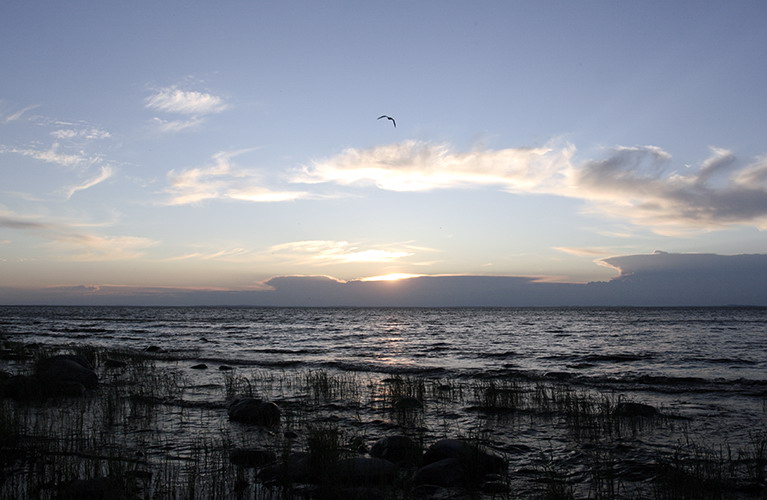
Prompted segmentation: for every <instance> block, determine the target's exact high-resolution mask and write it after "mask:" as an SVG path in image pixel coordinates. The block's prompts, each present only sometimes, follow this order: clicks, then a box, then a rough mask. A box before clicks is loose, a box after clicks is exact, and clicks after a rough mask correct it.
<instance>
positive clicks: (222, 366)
mask: <svg viewBox="0 0 767 500" xmlns="http://www.w3.org/2000/svg"><path fill="white" fill-rule="evenodd" d="M218 369H219V370H221V371H222V372H228V371H230V370H233V368H232V367H231V366H227V365H221V366H219V367H218Z"/></svg>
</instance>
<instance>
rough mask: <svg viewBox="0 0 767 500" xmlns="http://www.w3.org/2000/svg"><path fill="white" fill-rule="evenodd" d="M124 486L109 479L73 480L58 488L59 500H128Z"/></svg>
mask: <svg viewBox="0 0 767 500" xmlns="http://www.w3.org/2000/svg"><path fill="white" fill-rule="evenodd" d="M125 486H126V485H125V484H124V483H123V482H122V481H120V480H118V479H114V478H111V477H96V478H93V479H75V480H74V481H70V482H68V483H65V484H63V485H61V486H59V495H58V498H59V499H60V500H113V499H123V498H128V495H127V492H126V491H125V490H126V487H125Z"/></svg>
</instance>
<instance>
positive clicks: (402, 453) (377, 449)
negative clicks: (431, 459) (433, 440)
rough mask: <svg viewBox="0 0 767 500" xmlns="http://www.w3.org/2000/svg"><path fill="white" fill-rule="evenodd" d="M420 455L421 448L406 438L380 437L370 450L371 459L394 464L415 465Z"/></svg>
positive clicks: (419, 459)
mask: <svg viewBox="0 0 767 500" xmlns="http://www.w3.org/2000/svg"><path fill="white" fill-rule="evenodd" d="M422 454H423V452H422V451H421V447H420V446H419V445H418V444H417V443H416V442H415V441H413V440H412V439H410V438H409V437H407V436H386V437H382V438H381V439H379V440H378V441H376V442H375V444H373V446H372V447H371V448H370V456H371V457H374V458H383V459H385V460H388V461H390V462H393V463H395V464H417V463H419V462H420V461H421V455H422Z"/></svg>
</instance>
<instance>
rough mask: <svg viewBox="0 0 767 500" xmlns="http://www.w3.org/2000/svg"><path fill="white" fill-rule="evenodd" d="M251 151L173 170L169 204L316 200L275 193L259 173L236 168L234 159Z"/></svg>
mask: <svg viewBox="0 0 767 500" xmlns="http://www.w3.org/2000/svg"><path fill="white" fill-rule="evenodd" d="M249 151H252V149H247V150H240V151H229V152H221V153H218V154H216V155H214V156H213V162H212V164H211V165H208V166H206V167H201V168H190V169H186V170H180V171H176V170H171V171H170V172H169V173H168V182H169V186H168V187H167V188H166V190H165V191H166V193H168V194H169V195H170V199H169V200H168V201H167V204H168V205H188V204H195V203H200V202H202V201H205V200H212V199H224V200H226V199H228V200H238V201H249V202H255V203H272V202H283V201H294V200H298V199H302V198H311V197H315V196H313V195H311V194H310V193H308V192H305V191H293V190H275V189H271V188H269V187H266V186H264V185H262V181H261V179H260V175H259V174H258V173H257V172H254V171H252V170H246V169H242V168H238V167H236V166H235V165H234V164H233V161H232V160H233V158H234V157H236V156H239V155H241V154H243V153H246V152H249Z"/></svg>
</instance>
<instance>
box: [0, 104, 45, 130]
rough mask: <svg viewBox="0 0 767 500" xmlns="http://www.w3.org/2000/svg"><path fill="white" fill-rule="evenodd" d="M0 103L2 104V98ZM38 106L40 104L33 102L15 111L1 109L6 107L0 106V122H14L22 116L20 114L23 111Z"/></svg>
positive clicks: (22, 113)
mask: <svg viewBox="0 0 767 500" xmlns="http://www.w3.org/2000/svg"><path fill="white" fill-rule="evenodd" d="M0 104H2V100H0ZM39 106H40V105H39V104H33V105H31V106H27V107H25V108H22V109H19V110H16V111H6V109H3V108H6V106H2V107H0V123H4V124H8V123H11V122H15V121H17V120H19V119H20V118H21V117H22V115H24V113H26V112H27V111H31V110H33V109H35V108H37V107H39Z"/></svg>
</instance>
